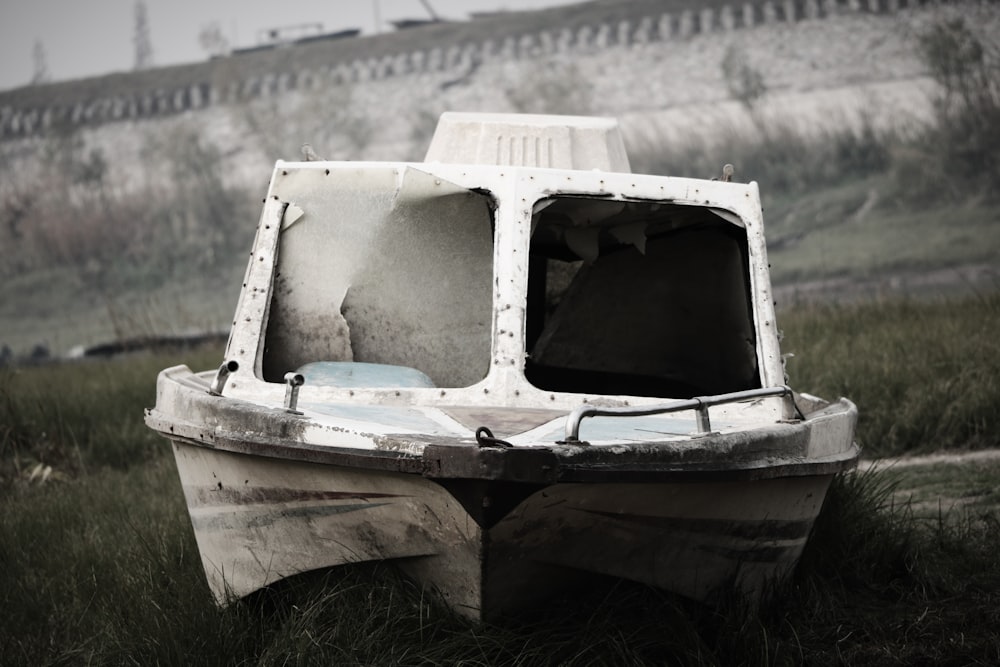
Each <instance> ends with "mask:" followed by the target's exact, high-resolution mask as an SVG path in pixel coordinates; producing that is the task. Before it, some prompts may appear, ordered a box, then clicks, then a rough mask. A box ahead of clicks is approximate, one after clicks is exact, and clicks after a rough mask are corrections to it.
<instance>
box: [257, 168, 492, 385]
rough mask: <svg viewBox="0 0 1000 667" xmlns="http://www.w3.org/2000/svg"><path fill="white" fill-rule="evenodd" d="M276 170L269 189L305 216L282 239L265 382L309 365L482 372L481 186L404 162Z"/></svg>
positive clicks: (462, 379) (488, 270)
mask: <svg viewBox="0 0 1000 667" xmlns="http://www.w3.org/2000/svg"><path fill="white" fill-rule="evenodd" d="M276 178H280V179H281V180H280V181H279V182H278V183H277V185H276V188H275V191H276V192H277V193H278V195H279V196H280V198H281V199H282V200H283V201H288V202H290V205H294V206H296V207H297V208H298V209H301V211H302V215H301V216H299V217H298V218H297V219H295V220H294V221H293V222H292V223H291V224H286V227H285V228H284V229H283V230H282V232H281V236H280V240H279V247H278V258H277V265H276V269H275V276H274V280H273V283H272V293H271V300H270V307H269V312H268V321H267V332H266V337H265V345H264V356H263V363H262V372H263V376H264V379H265V380H268V381H272V382H280V381H281V379H282V377H283V376H284V374H285V373H286V372H288V371H290V370H295V369H298V368H300V367H302V366H303V365H305V364H312V363H313V362H367V363H369V364H384V365H393V366H400V367H406V368H412V369H416V370H418V371H420V372H421V373H422V374H424V375H426V376H427V377H429V378H430V380H431V381H432V382H433V384H434V385H436V386H440V387H462V386H468V385H471V384H474V383H476V382H478V381H479V380H481V379H482V378H483V377H485V375H486V372H487V371H488V369H489V360H490V327H491V321H492V317H491V313H492V303H491V298H492V289H491V283H492V278H493V261H492V260H493V231H492V230H493V217H492V201H491V199H490V197H489V196H488V195H485V194H482V193H479V192H472V191H469V190H467V189H465V188H461V187H459V186H456V185H454V184H451V183H448V182H446V181H443V180H442V179H440V178H437V177H434V176H431V175H429V174H426V173H424V172H421V171H418V170H415V169H412V168H406V169H402V171H401V168H396V167H381V166H380V167H358V168H353V169H337V170H334V171H331V172H325V170H320V169H315V168H306V169H294V170H293V169H289V170H287V171H286V172H283V173H282V175H281V176H276ZM310 368H315V366H310ZM322 376H323V377H329V378H335V377H338V374H337V373H326V374H322ZM371 377H376V375H371ZM330 381H331V382H335V380H330Z"/></svg>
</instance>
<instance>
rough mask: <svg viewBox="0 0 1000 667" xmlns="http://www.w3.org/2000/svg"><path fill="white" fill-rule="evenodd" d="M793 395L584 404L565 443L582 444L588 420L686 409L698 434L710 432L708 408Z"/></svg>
mask: <svg viewBox="0 0 1000 667" xmlns="http://www.w3.org/2000/svg"><path fill="white" fill-rule="evenodd" d="M791 393H792V390H791V389H790V388H789V387H784V386H782V387H763V388H761V389H747V390H744V391H734V392H732V393H729V394H717V395H715V396H697V397H695V398H688V399H685V400H682V401H673V402H671V403H659V404H656V405H637V406H634V407H622V408H604V407H600V406H597V405H581V406H580V407H578V408H576V409H575V410H573V412H571V413H569V415H567V417H566V439H565V441H564V442H579V441H580V422H582V421H583V420H584V418H586V417H643V416H646V415H659V414H665V413H668V412H681V411H683V410H695V411H696V412H697V421H698V433H708V432H709V431H711V430H712V424H711V421H709V418H708V408H709V407H711V406H713V405H722V404H724V403H736V402H738V401H746V400H750V399H752V398H767V397H769V396H790V395H791Z"/></svg>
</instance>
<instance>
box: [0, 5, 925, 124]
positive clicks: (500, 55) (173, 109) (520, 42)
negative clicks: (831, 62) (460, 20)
mask: <svg viewBox="0 0 1000 667" xmlns="http://www.w3.org/2000/svg"><path fill="white" fill-rule="evenodd" d="M940 2H942V0H765V1H763V2H759V1H758V2H745V3H743V4H741V5H725V6H722V7H716V8H705V9H702V10H700V11H691V10H685V11H682V12H679V13H676V14H671V13H664V14H660V15H658V16H645V17H642V18H640V19H638V20H635V21H629V20H622V21H620V22H617V23H607V22H605V23H600V24H598V25H595V26H591V25H583V26H581V27H580V28H578V29H575V30H574V29H571V28H568V27H562V28H559V27H553V28H547V29H542V30H539V31H538V32H534V33H527V34H522V35H508V36H506V37H504V38H503V39H500V40H485V41H483V42H480V43H474V44H452V45H450V46H446V47H434V48H430V49H426V50H417V51H413V52H410V53H395V54H390V55H386V56H383V57H381V58H369V59H363V60H362V59H354V60H351V61H342V62H339V63H334V64H331V65H325V66H322V67H305V68H301V69H298V70H297V71H271V72H262V73H260V74H255V75H250V76H242V77H236V78H232V79H231V80H228V81H225V80H223V81H221V82H220V81H217V80H212V79H211V78H210V77H209V67H208V66H209V65H211V64H212V63H211V61H210V62H209V63H205V64H204V66H203V67H191V68H189V69H190V71H191V72H192V74H191V75H190V76H191V78H192V79H194V80H192V81H190V83H185V84H183V85H176V86H172V87H169V88H164V87H156V86H155V84H153V83H152V82H154V81H155V71H153V72H152V73H151V72H150V71H148V70H147V71H145V72H136V73H133V74H130V75H129V76H130V77H138V78H140V82H139V85H138V86H135V87H137V88H140V92H129V93H117V94H116V93H115V92H111V91H109V92H107V93H105V94H100V95H86V94H85V95H84V96H81V97H80V99H77V100H76V101H73V102H71V103H66V102H64V101H60V100H62V99H64V98H65V97H66V96H67V95H66V94H65V93H61V92H60V85H61V84H55V85H50V86H48V88H49V89H50V90H51V95H50V96H49V97H50V98H51V100H48V101H46V100H39V99H34V100H33V101H32V102H29V103H26V104H21V103H19V100H18V96H17V95H16V91H15V94H7V95H0V140H5V139H6V140H9V139H16V138H23V137H31V136H36V135H39V134H43V133H45V132H46V131H48V130H50V129H52V128H56V127H62V128H65V127H69V128H74V127H80V126H91V125H97V124H102V123H109V122H117V121H124V120H137V119H146V118H155V117H162V116H167V115H172V114H176V113H181V112H184V111H191V110H199V109H204V108H206V107H209V106H213V105H219V104H230V103H238V102H245V101H249V100H253V99H258V98H262V97H268V96H272V95H279V94H283V93H285V92H287V91H291V90H313V89H317V88H319V87H320V86H326V85H342V84H363V83H365V82H369V81H378V80H384V79H388V78H390V77H411V76H419V75H422V74H433V73H440V72H448V71H454V72H456V73H466V74H468V73H472V72H474V71H475V70H476V68H477V67H478V66H479V65H481V64H482V63H486V62H491V61H504V60H524V59H534V58H544V57H550V56H555V55H558V54H574V53H592V52H595V51H599V50H602V49H609V48H632V47H636V46H639V45H644V44H651V43H656V42H660V43H669V42H671V41H674V40H683V39H689V38H693V37H695V36H698V35H705V34H710V33H715V32H726V31H733V30H741V29H748V28H754V27H756V26H761V25H771V24H775V23H781V22H785V23H795V22H798V21H804V20H819V19H824V18H827V17H831V16H839V15H843V14H845V13H851V12H869V13H879V14H886V13H894V12H898V11H900V10H901V9H910V8H916V7H922V6H925V5H933V4H939V3H940ZM290 48H295V47H290ZM240 57H242V56H240V55H233V56H230V58H240ZM145 77H148V79H149V81H150V82H151V83H150V87H149V88H147V89H143V86H142V81H141V79H142V78H145ZM202 77H204V78H202ZM4 97H7V99H3V98H4ZM33 97H35V98H37V96H33Z"/></svg>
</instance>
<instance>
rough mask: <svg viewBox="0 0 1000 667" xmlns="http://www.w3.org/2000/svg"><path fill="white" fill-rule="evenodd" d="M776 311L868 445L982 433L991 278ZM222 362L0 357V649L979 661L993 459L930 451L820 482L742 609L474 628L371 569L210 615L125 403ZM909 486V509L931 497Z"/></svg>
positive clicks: (165, 493)
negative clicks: (825, 495)
mask: <svg viewBox="0 0 1000 667" xmlns="http://www.w3.org/2000/svg"><path fill="white" fill-rule="evenodd" d="M780 324H781V325H782V327H783V328H784V331H785V333H786V338H785V348H786V349H787V350H788V351H791V352H793V353H795V355H796V356H795V357H794V359H792V360H791V361H790V362H789V363H790V371H791V373H792V376H793V380H794V385H795V386H796V387H798V388H800V389H802V390H806V391H811V392H813V393H816V394H819V395H836V394H844V395H847V396H850V397H851V398H853V399H855V400H856V401H857V402H858V403H859V404H860V406H861V411H862V413H861V414H862V417H861V422H860V425H859V434H858V435H859V439H860V441H861V442H862V444H863V445H864V446H865V451H866V454H867V455H868V456H879V455H886V454H896V453H900V452H904V451H924V450H929V449H939V448H951V449H961V448H966V447H989V446H995V445H996V444H997V443H996V440H995V433H996V432H997V431H998V427H1000V423H998V422H1000V415H998V414H997V413H996V410H995V409H994V406H996V405H997V404H1000V382H998V380H997V378H998V377H1000V368H998V364H1000V354H998V350H997V349H996V346H997V342H996V339H995V336H994V335H993V333H992V332H994V331H996V330H997V327H998V326H1000V296H998V295H995V294H992V295H984V296H982V297H981V298H972V299H966V300H964V301H958V302H941V303H926V302H922V303H921V302H885V303H874V304H858V305H850V306H816V307H811V308H802V309H796V310H795V311H794V312H786V313H783V314H782V316H781V319H780ZM219 357H220V351H219V350H217V349H211V350H206V351H201V352H190V351H189V352H185V353H178V354H175V355H155V356H134V357H130V358H121V359H117V360H113V361H108V362H94V363H89V362H88V363H78V364H69V365H57V366H40V367H22V368H18V369H7V370H4V371H2V374H0V398H2V402H0V424H2V425H3V426H2V431H0V442H2V450H0V466H2V468H0V470H2V487H0V494H2V495H0V504H2V507H0V570H2V574H0V584H2V585H0V591H2V596H3V599H2V604H0V610H2V611H0V628H3V630H2V632H0V654H2V655H3V656H4V659H3V660H4V662H5V663H6V664H23V665H29V664H30V665H37V664H82V663H98V664H120V663H129V664H136V663H138V664H156V663H161V664H213V665H215V664H278V663H280V664H286V663H294V664H457V663H462V664H484V665H485V664H575V665H582V664H629V665H632V664H666V663H672V662H682V663H687V664H771V663H784V664H789V663H791V664H796V663H800V662H802V661H807V662H811V663H815V664H831V663H833V662H836V661H838V660H843V661H846V662H848V663H851V664H859V663H874V662H877V663H880V664H885V663H892V662H896V663H899V664H912V663H913V662H921V663H925V664H949V663H950V664H970V663H976V662H980V663H984V664H985V663H990V662H994V663H995V662H996V661H997V660H1000V615H998V614H1000V612H998V610H1000V565H998V562H997V561H996V558H995V554H996V552H997V549H1000V530H998V529H1000V506H998V505H1000V504H998V503H997V494H998V491H1000V489H998V488H997V486H996V479H997V478H998V476H1000V463H998V462H990V463H985V464H984V463H979V464H977V466H976V468H975V469H974V470H969V469H968V468H965V467H958V466H955V467H945V468H940V469H938V470H939V472H938V474H937V476H936V478H935V480H928V479H926V478H924V477H923V476H924V475H926V474H928V473H926V472H924V471H922V470H917V469H904V468H900V469H899V470H898V471H892V470H890V471H888V472H878V473H875V474H871V473H868V474H856V475H850V476H847V477H845V478H843V479H841V480H839V481H838V482H836V483H835V485H834V487H833V490H832V492H831V495H830V497H829V499H828V502H827V505H826V507H825V509H824V512H823V514H822V515H821V519H820V521H819V523H818V525H817V527H816V531H815V535H814V539H813V540H812V542H811V543H810V545H809V547H808V548H807V551H806V554H805V556H804V558H803V562H802V564H801V566H800V568H799V569H798V571H797V573H796V576H795V578H794V580H793V581H792V582H791V583H790V584H789V586H788V588H787V589H786V590H783V591H781V596H780V600H779V601H778V602H775V603H772V604H767V605H765V606H764V607H763V608H762V609H761V610H760V611H759V612H758V613H755V614H747V613H745V610H743V609H742V608H741V606H740V605H739V603H738V602H737V601H733V602H732V603H731V604H728V605H724V606H723V607H722V608H721V609H717V610H709V609H702V608H699V607H697V606H694V605H691V604H689V603H685V602H683V601H680V600H677V599H674V598H672V597H670V596H667V595H665V594H662V593H660V592H657V591H653V590H649V589H646V588H643V587H639V586H632V585H627V584H621V583H619V584H617V585H614V584H601V585H597V586H595V588H594V589H593V590H590V591H585V592H580V594H579V597H578V598H576V599H573V600H563V601H557V602H555V603H554V605H553V607H551V608H547V609H545V610H539V612H538V613H537V614H534V615H532V617H530V618H522V619H519V620H518V622H516V623H510V624H505V625H485V626H478V627H477V626H472V625H470V624H468V623H466V622H464V621H462V620H460V619H457V618H455V617H453V616H452V615H450V613H449V612H447V611H446V610H445V609H444V608H442V607H440V606H439V605H437V603H436V602H435V601H434V600H433V599H432V597H431V596H430V595H428V594H426V592H422V591H420V590H418V589H417V588H416V587H415V586H414V585H412V584H411V583H409V582H407V581H406V580H404V579H402V578H401V577H399V576H398V575H397V574H395V572H394V571H393V570H392V569H391V568H390V567H388V566H373V567H355V568H352V569H348V570H346V571H343V572H335V573H330V574H319V575H315V576H307V577H305V578H304V579H302V580H300V581H297V582H293V583H292V584H291V585H287V586H284V587H279V590H277V591H276V592H273V593H272V594H269V595H265V596H259V597H257V598H251V599H249V600H246V601H243V602H240V603H238V604H235V605H234V606H232V607H230V608H229V609H226V610H222V611H220V610H217V609H216V608H215V607H214V605H213V604H212V602H211V599H210V595H209V592H208V589H207V585H206V584H205V582H204V577H203V573H202V571H201V564H200V561H199V558H198V555H197V550H196V547H195V544H194V539H193V535H192V532H191V528H190V523H189V521H188V518H187V514H186V511H185V507H184V501H183V497H182V494H181V490H180V485H179V483H178V479H177V476H176V471H175V469H174V465H173V461H172V457H171V455H170V450H169V447H168V445H167V444H166V443H165V442H163V441H161V440H159V439H158V438H157V437H156V436H154V435H153V434H152V433H151V432H149V431H148V430H147V429H146V428H145V427H144V426H143V424H142V410H143V408H144V407H147V406H149V405H150V404H151V403H152V402H153V398H154V397H153V377H154V376H155V373H156V371H157V370H158V369H159V368H161V367H164V366H166V365H169V364H172V363H175V362H176V361H178V360H184V361H185V362H188V363H190V365H192V366H193V367H199V368H200V367H205V368H208V367H213V366H214V365H215V364H216V363H217V361H218V359H219ZM931 474H933V473H931ZM966 474H969V476H968V477H967V478H965V477H964V476H965V475H966ZM45 477H47V479H46V480H45V481H42V478H45ZM963 478H964V479H967V482H966V483H963V482H962V479H963ZM931 482H936V483H939V484H941V485H942V486H940V487H939V488H941V489H944V491H945V495H944V496H943V497H939V498H938V499H937V500H938V501H939V506H938V507H937V508H936V510H935V511H933V512H923V513H922V514H919V515H918V514H917V513H914V512H912V511H911V510H910V508H909V505H908V504H907V503H906V502H905V498H904V497H903V496H902V495H901V494H900V493H899V492H900V491H901V490H902V489H906V488H909V487H912V486H913V485H914V484H916V483H919V485H921V486H922V487H923V488H924V489H933V488H934V486H933V484H931ZM922 493H924V495H923V496H920V497H919V498H918V500H919V502H920V504H921V505H922V506H926V505H927V503H928V501H930V502H931V503H932V504H933V501H934V499H933V498H930V499H929V498H928V497H925V496H926V493H927V492H926V491H924V492H922ZM977 499H978V501H979V502H977ZM953 506H954V507H953ZM969 619H976V620H975V622H974V623H972V624H971V625H970V623H969Z"/></svg>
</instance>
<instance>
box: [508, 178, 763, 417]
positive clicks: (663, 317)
mask: <svg viewBox="0 0 1000 667" xmlns="http://www.w3.org/2000/svg"><path fill="white" fill-rule="evenodd" d="M733 218H735V216H734V215H733V214H728V215H727V216H726V217H725V218H724V217H722V216H720V215H718V214H717V213H715V212H713V211H712V210H711V209H707V208H703V207H697V206H686V205H676V204H670V203H662V202H643V201H639V202H626V201H617V200H610V199H597V198H587V197H555V198H551V199H546V200H542V202H539V204H536V206H535V215H534V218H533V221H532V227H533V234H532V241H531V256H530V269H529V285H528V313H527V323H526V324H527V349H528V362H527V365H526V369H525V373H526V376H527V378H528V380H529V381H530V382H531V383H532V384H534V385H535V386H537V387H539V388H540V389H545V390H549V391H569V392H577V393H595V394H612V395H633V396H658V397H671V398H690V397H693V396H697V395H702V394H718V393H725V392H730V391H738V390H742V389H749V388H754V387H759V386H760V379H759V373H758V367H757V356H756V338H755V333H754V327H753V319H752V309H751V305H750V287H749V279H748V268H747V267H748V262H747V252H748V251H747V243H746V231H745V229H744V228H743V227H742V225H740V224H734V221H733ZM735 220H736V221H737V222H738V218H735Z"/></svg>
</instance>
